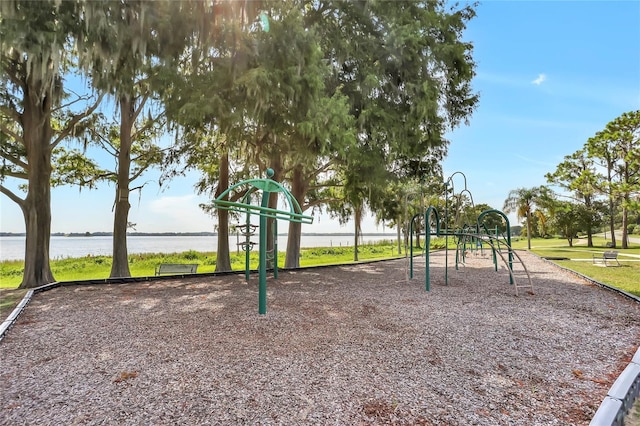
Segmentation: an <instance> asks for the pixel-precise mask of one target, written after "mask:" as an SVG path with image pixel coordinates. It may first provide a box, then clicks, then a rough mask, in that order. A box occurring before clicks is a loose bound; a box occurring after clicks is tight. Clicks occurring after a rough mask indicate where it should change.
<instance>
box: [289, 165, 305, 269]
mask: <svg viewBox="0 0 640 426" xmlns="http://www.w3.org/2000/svg"><path fill="white" fill-rule="evenodd" d="M303 172H304V170H303V169H302V166H296V167H295V168H294V169H293V177H292V179H291V195H293V197H294V198H295V199H296V201H297V202H298V204H300V206H303V205H304V197H305V195H306V193H307V183H306V182H305V179H304V173H303ZM300 238H302V224H301V223H300V222H289V234H288V236H287V255H286V258H285V261H284V266H285V268H299V267H300Z"/></svg>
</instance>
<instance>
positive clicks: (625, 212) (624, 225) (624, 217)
mask: <svg viewBox="0 0 640 426" xmlns="http://www.w3.org/2000/svg"><path fill="white" fill-rule="evenodd" d="M628 202H629V196H628V195H626V196H625V202H623V203H622V204H623V205H622V248H623V249H627V248H629V238H628V235H627V226H628V225H629V209H628V208H627V205H628V204H627V203H628Z"/></svg>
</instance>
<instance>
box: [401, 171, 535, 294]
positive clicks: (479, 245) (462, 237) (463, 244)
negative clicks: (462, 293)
mask: <svg viewBox="0 0 640 426" xmlns="http://www.w3.org/2000/svg"><path fill="white" fill-rule="evenodd" d="M457 174H460V175H462V177H463V178H464V189H463V190H462V191H460V193H459V194H458V196H462V195H463V194H466V195H468V196H469V198H470V200H471V204H472V206H473V196H472V195H471V192H470V191H469V190H468V189H467V178H466V176H465V175H464V173H462V172H455V173H454V174H452V175H451V176H450V177H449V179H448V180H447V182H446V184H445V211H444V217H443V218H442V220H441V217H440V214H439V213H438V210H437V209H436V208H435V207H434V206H429V207H428V208H427V209H426V210H425V211H424V213H418V214H416V215H414V216H413V217H412V219H411V221H410V222H409V229H408V234H409V253H408V257H409V278H410V279H413V275H414V274H413V263H414V262H413V260H414V253H413V237H414V235H416V232H415V230H416V229H417V228H418V227H417V226H416V224H417V221H418V220H420V219H421V218H423V217H424V227H425V233H424V235H425V247H424V256H425V263H426V270H425V290H426V291H430V290H431V273H430V269H429V268H430V265H429V258H430V247H431V236H436V237H441V236H444V237H445V272H444V282H445V285H448V283H449V237H454V238H455V241H456V257H455V267H456V270H458V265H459V264H461V263H462V264H464V261H465V256H466V254H467V251H469V250H477V249H480V250H482V249H483V245H484V244H486V245H488V246H489V247H491V252H492V258H493V264H494V268H495V270H496V271H497V270H498V258H500V259H501V260H502V261H503V262H504V264H505V265H506V267H507V269H508V271H509V284H511V285H514V287H515V292H516V296H517V295H518V290H519V289H521V288H529V289H530V290H529V291H530V293H532V292H533V285H532V282H531V277H530V275H529V272H528V270H527V268H526V266H525V264H524V262H523V261H522V259H521V258H520V256H518V254H517V253H516V252H515V251H514V250H513V248H512V247H511V226H510V224H509V219H508V218H507V216H506V215H505V214H504V213H503V212H501V211H500V210H495V209H490V210H485V211H483V212H481V213H480V214H479V215H478V217H477V218H476V219H475V221H474V223H471V224H469V223H462V222H459V220H458V218H459V214H458V213H459V212H456V215H455V216H456V219H455V221H454V224H455V226H454V228H453V229H450V228H447V226H448V224H449V223H450V222H449V210H450V209H449V197H448V194H449V192H451V193H452V194H454V195H455V194H456V193H455V188H454V187H453V177H454V176H455V175H457ZM449 187H451V191H449ZM492 214H493V215H499V216H500V217H501V218H502V220H503V221H504V224H505V227H506V229H505V232H503V233H501V232H499V229H498V227H497V226H496V227H495V229H494V230H493V231H491V230H489V229H488V227H487V226H486V224H485V223H484V218H485V217H487V216H488V215H492ZM514 264H516V265H520V267H521V269H518V270H517V271H516V270H515V269H514ZM516 272H523V275H524V276H526V282H525V283H524V284H523V283H521V282H520V280H516V278H515V273H516Z"/></svg>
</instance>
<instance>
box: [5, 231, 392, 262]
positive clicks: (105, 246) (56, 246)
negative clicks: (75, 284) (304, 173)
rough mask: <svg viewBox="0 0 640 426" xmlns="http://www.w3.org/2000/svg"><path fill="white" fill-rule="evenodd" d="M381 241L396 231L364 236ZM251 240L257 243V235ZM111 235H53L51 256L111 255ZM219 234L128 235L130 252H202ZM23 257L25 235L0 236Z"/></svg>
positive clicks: (345, 238) (336, 240)
mask: <svg viewBox="0 0 640 426" xmlns="http://www.w3.org/2000/svg"><path fill="white" fill-rule="evenodd" d="M241 239H242V238H241ZM379 240H395V235H394V234H388V235H384V236H380V235H375V236H364V237H363V242H364V243H365V244H366V243H368V242H374V241H379ZM252 241H254V242H256V243H257V242H258V237H257V235H256V236H255V237H254V238H252ZM300 242H301V246H302V247H334V246H335V247H337V246H352V245H353V236H350V235H306V236H305V235H303V236H302V239H301V241H300ZM112 244H113V239H112V237H51V243H50V247H49V250H50V258H51V259H63V258H67V257H84V256H87V255H91V256H98V255H102V256H111V254H112ZM217 247H218V237H216V236H198V237H195V236H193V237H190V236H144V237H143V236H129V237H127V248H128V251H129V254H134V253H180V252H184V251H189V250H195V251H199V252H211V251H216V249H217ZM229 247H230V248H231V250H237V239H236V236H235V235H234V236H232V237H230V238H229ZM286 248H287V237H286V235H285V236H282V235H281V236H279V237H278V251H285V250H286ZM21 259H24V237H0V261H2V260H21Z"/></svg>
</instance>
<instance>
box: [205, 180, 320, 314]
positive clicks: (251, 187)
mask: <svg viewBox="0 0 640 426" xmlns="http://www.w3.org/2000/svg"><path fill="white" fill-rule="evenodd" d="M266 173H267V177H266V179H247V180H243V181H241V182H238V183H236V184H235V185H232V186H230V187H229V188H228V189H227V190H226V191H224V192H223V193H222V194H220V195H219V196H218V197H217V198H216V199H215V200H213V206H214V207H215V208H217V209H222V210H229V211H233V212H237V213H244V214H245V217H246V224H245V225H244V227H246V231H247V233H248V232H249V229H250V228H251V226H252V225H251V223H250V218H251V215H252V214H256V215H259V216H260V224H259V226H258V227H259V234H260V240H259V243H258V249H259V259H260V260H259V265H258V277H259V278H258V280H259V281H258V282H259V284H258V313H259V314H260V315H265V314H266V313H267V219H272V220H273V221H274V228H273V229H274V234H275V236H276V238H275V239H274V240H275V241H277V221H278V220H279V219H280V220H286V221H289V222H299V223H306V224H311V223H313V217H312V216H305V215H303V214H302V209H301V208H300V204H298V201H297V200H296V199H295V197H293V195H291V193H290V192H289V191H288V190H287V189H286V188H285V187H284V186H282V185H281V184H280V183H279V182H276V181H275V180H273V179H271V178H272V177H273V174H274V172H273V169H267V172H266ZM245 187H248V189H247V190H246V193H245V195H244V196H243V197H242V200H241V202H234V201H229V194H231V193H232V192H233V191H235V190H236V189H238V188H245ZM257 191H261V192H262V201H261V204H260V205H259V206H257V205H252V204H251V194H253V193H254V192H257ZM272 192H275V193H282V194H283V195H284V197H285V199H286V201H287V204H288V206H289V211H284V210H278V209H273V208H269V195H270V194H271V193H272ZM251 246H252V244H251V243H250V242H249V241H248V239H247V241H246V244H245V245H244V250H245V251H246V262H245V268H246V269H245V276H246V279H247V280H249V251H250V250H251ZM273 261H274V268H273V275H274V278H275V279H277V278H278V255H277V242H276V243H275V249H274V253H273Z"/></svg>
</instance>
